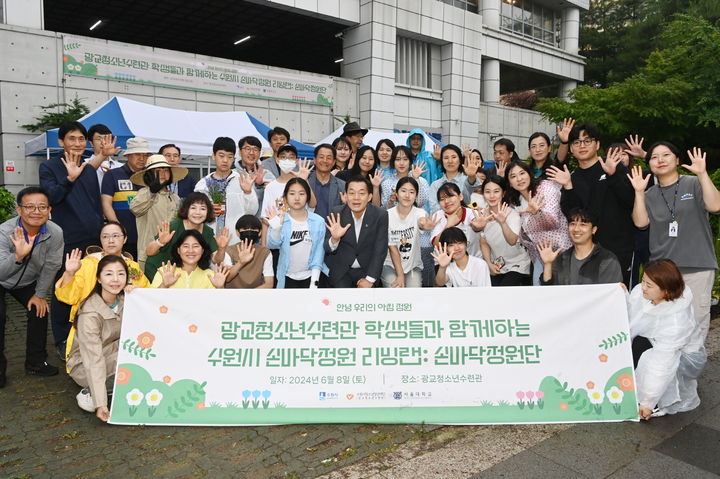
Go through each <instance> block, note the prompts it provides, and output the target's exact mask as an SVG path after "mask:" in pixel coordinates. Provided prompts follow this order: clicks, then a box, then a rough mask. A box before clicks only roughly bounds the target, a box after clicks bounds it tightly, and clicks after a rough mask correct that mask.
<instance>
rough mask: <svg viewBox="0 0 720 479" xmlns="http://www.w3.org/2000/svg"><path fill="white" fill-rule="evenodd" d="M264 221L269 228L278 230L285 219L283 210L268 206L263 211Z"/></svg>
mask: <svg viewBox="0 0 720 479" xmlns="http://www.w3.org/2000/svg"><path fill="white" fill-rule="evenodd" d="M265 215H266V216H265V219H266V220H267V223H268V225H269V226H270V227H271V228H280V226H282V224H283V220H284V219H285V209H283V208H278V207H277V206H273V205H270V206H268V207H267V209H266V210H265Z"/></svg>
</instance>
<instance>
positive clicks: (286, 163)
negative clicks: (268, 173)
mask: <svg viewBox="0 0 720 479" xmlns="http://www.w3.org/2000/svg"><path fill="white" fill-rule="evenodd" d="M278 166H279V167H280V171H282V172H283V173H289V172H291V171H292V170H294V169H295V166H296V165H295V160H285V159H283V160H280V161H279V162H278Z"/></svg>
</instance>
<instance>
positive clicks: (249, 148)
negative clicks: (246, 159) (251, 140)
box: [240, 146, 260, 153]
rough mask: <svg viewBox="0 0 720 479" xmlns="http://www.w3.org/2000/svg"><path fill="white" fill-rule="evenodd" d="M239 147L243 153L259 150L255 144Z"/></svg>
mask: <svg viewBox="0 0 720 479" xmlns="http://www.w3.org/2000/svg"><path fill="white" fill-rule="evenodd" d="M240 149H241V150H242V151H244V152H245V153H257V152H259V151H260V148H258V147H257V146H243V147H242V148H240Z"/></svg>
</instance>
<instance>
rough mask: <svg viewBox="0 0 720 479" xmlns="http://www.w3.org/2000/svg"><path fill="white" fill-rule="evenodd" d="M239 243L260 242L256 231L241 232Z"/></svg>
mask: <svg viewBox="0 0 720 479" xmlns="http://www.w3.org/2000/svg"><path fill="white" fill-rule="evenodd" d="M239 237H240V241H245V240H250V241H251V242H252V243H257V242H258V241H260V233H258V232H257V231H241V232H240V236H239Z"/></svg>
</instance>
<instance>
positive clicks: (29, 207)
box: [20, 205, 49, 213]
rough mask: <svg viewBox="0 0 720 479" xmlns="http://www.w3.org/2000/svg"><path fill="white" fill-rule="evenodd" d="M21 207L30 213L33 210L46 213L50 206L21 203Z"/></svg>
mask: <svg viewBox="0 0 720 479" xmlns="http://www.w3.org/2000/svg"><path fill="white" fill-rule="evenodd" d="M20 207H21V208H22V209H23V210H24V211H25V212H26V213H30V212H32V211H39V212H40V213H45V212H46V211H47V210H48V208H49V206H48V205H20Z"/></svg>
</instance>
